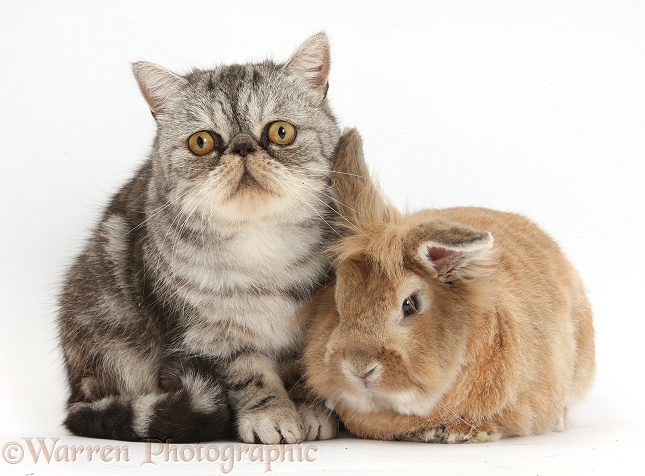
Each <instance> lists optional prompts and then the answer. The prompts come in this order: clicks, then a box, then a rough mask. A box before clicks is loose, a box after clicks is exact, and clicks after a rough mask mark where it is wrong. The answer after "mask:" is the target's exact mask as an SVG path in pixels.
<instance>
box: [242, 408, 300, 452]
mask: <svg viewBox="0 0 645 476" xmlns="http://www.w3.org/2000/svg"><path fill="white" fill-rule="evenodd" d="M238 433H239V435H240V438H241V439H242V441H244V442H245V443H257V442H260V443H264V444H265V445H278V444H280V443H287V444H292V443H300V442H301V441H302V440H303V439H304V436H305V429H304V425H303V422H302V417H301V416H300V415H299V414H298V412H297V411H296V409H295V408H294V407H293V406H287V405H280V406H272V407H269V408H264V409H262V410H258V411H254V412H249V413H246V414H244V415H242V416H241V417H240V419H239V421H238Z"/></svg>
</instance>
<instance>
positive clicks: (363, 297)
mask: <svg viewBox="0 0 645 476" xmlns="http://www.w3.org/2000/svg"><path fill="white" fill-rule="evenodd" d="M337 157H338V161H337V162H336V163H335V165H334V168H335V170H336V171H338V172H339V173H340V176H338V175H337V176H336V177H335V182H336V183H335V189H336V193H337V199H338V201H339V202H340V203H342V204H341V205H339V208H340V211H341V213H342V214H343V216H344V217H345V218H346V219H347V220H348V222H349V223H350V225H348V226H347V229H348V235H349V236H347V237H346V238H344V239H343V240H342V241H341V242H340V243H339V244H338V245H337V247H336V249H335V251H336V256H337V265H336V285H335V288H334V289H333V291H332V289H330V290H328V291H327V292H328V293H330V294H331V293H332V292H333V295H334V301H335V307H330V308H329V311H328V318H327V321H326V323H325V324H324V326H322V327H320V328H319V329H318V330H317V331H316V333H317V335H316V333H314V334H312V335H311V343H310V346H309V349H308V352H307V359H308V360H309V363H308V367H309V368H310V369H311V368H312V367H313V368H316V369H317V370H316V371H315V372H310V376H309V378H310V380H312V383H313V384H314V386H315V387H318V388H325V389H327V390H326V392H325V393H326V394H328V395H330V396H332V398H331V400H332V401H333V402H335V403H339V402H342V403H343V404H344V405H345V406H347V407H350V408H352V409H353V410H355V411H359V412H363V413H372V412H379V411H388V410H391V411H395V412H397V413H404V414H417V415H424V414H427V413H428V412H429V411H430V410H432V408H433V407H434V405H435V404H436V402H437V401H438V400H439V399H441V397H442V396H443V395H444V394H445V392H446V391H447V390H448V389H449V388H450V387H451V385H452V384H453V383H454V381H455V378H456V377H457V375H458V373H459V370H460V368H461V367H462V365H464V359H465V355H466V350H467V346H468V343H469V335H470V330H471V329H472V323H470V322H469V316H470V314H471V312H470V311H471V310H472V307H473V306H474V305H475V306H476V301H477V299H481V296H479V294H480V293H481V291H480V290H479V288H478V286H477V285H476V284H474V283H475V281H477V280H476V279H474V278H476V277H477V276H479V275H481V274H483V273H485V272H487V271H488V270H489V269H490V265H491V259H490V258H491V249H492V247H493V238H492V236H491V234H490V233H487V232H482V231H477V230H474V229H472V228H470V227H467V226H464V225H459V224H455V223H451V222H448V221H444V220H439V219H431V218H428V219H424V218H423V217H418V216H415V215H411V216H406V215H401V214H399V213H397V212H396V210H394V209H393V208H392V207H389V206H388V205H387V204H386V203H385V202H384V201H383V199H382V196H381V194H380V193H379V191H378V190H377V189H376V188H375V186H374V184H373V183H372V182H371V181H370V180H369V179H367V177H368V176H369V175H368V173H367V170H366V167H365V164H364V161H363V157H362V150H361V141H360V137H359V136H358V133H357V132H356V131H353V130H352V131H346V132H345V134H344V135H343V138H342V139H341V143H340V145H339V149H338V151H337ZM347 157H350V158H351V160H347V161H345V162H343V160H344V159H345V158H347ZM339 169H341V170H339ZM350 205H353V206H351V208H350ZM330 297H331V296H330Z"/></svg>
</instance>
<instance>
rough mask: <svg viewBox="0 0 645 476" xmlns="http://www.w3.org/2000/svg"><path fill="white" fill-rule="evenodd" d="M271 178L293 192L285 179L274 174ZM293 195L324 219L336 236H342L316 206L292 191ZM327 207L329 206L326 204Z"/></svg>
mask: <svg viewBox="0 0 645 476" xmlns="http://www.w3.org/2000/svg"><path fill="white" fill-rule="evenodd" d="M273 178H274V179H275V180H277V181H278V182H280V183H281V184H282V185H283V186H285V187H287V188H288V189H289V190H291V191H292V192H294V189H293V187H291V186H290V185H289V184H287V183H286V182H285V181H283V180H280V179H279V178H278V177H276V176H274V177H273ZM303 190H304V189H303ZM305 191H306V190H305ZM293 196H294V197H295V198H296V199H298V200H299V201H300V202H301V203H302V204H304V205H306V206H308V207H309V208H311V209H312V210H313V211H314V213H316V215H318V217H319V218H320V219H321V220H322V221H324V222H325V223H326V224H327V226H328V227H329V228H330V229H331V230H332V231H333V232H334V233H336V234H337V235H338V236H342V235H341V234H340V232H339V231H338V230H337V229H336V227H334V226H332V225H331V224H330V223H329V222H328V221H327V220H325V218H324V217H323V216H322V215H321V214H320V213H319V212H318V210H316V208H315V207H314V206H313V205H312V204H310V203H307V202H306V201H305V200H303V199H302V198H300V197H299V196H298V194H297V193H294V194H293ZM320 201H321V202H322V200H320ZM322 203H324V202H322ZM328 207H329V206H328ZM329 208H331V209H332V210H333V207H329Z"/></svg>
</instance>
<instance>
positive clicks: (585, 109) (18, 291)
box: [0, 0, 645, 474]
mask: <svg viewBox="0 0 645 476" xmlns="http://www.w3.org/2000/svg"><path fill="white" fill-rule="evenodd" d="M320 30H324V31H326V32H327V34H328V35H329V38H330V41H331V46H332V72H331V80H330V84H331V86H330V90H329V100H330V102H331V105H332V107H333V109H334V111H335V112H336V114H337V117H338V120H339V123H340V125H341V126H357V127H358V128H359V129H360V131H361V133H362V135H363V138H364V143H365V150H366V154H367V159H368V161H369V162H370V164H371V165H372V166H373V167H374V169H375V170H376V172H377V174H378V176H379V177H380V180H381V182H382V185H383V187H384V189H385V191H386V193H387V194H388V195H389V196H390V198H391V199H392V200H393V201H394V203H395V204H397V205H399V206H401V207H404V206H409V207H410V208H411V209H416V208H419V207H429V206H437V207H445V206H455V205H479V206H487V207H493V208H499V209H502V210H509V211H516V212H521V213H524V214H526V215H528V216H530V217H531V218H533V219H534V220H535V221H537V222H538V223H539V224H540V225H542V226H543V227H544V228H545V229H546V230H547V231H548V232H549V233H551V234H552V235H553V236H554V237H555V238H556V239H557V240H558V241H559V243H560V244H561V245H562V247H563V249H564V250H565V252H566V253H567V254H568V255H569V257H570V259H571V260H572V261H573V263H574V264H575V265H576V266H577V268H578V269H579V271H580V273H581V274H582V276H583V279H584V280H585V282H586V284H587V287H588V291H589V295H590V298H591V300H592V303H593V306H594V310H595V326H596V332H597V358H598V373H597V378H596V382H595V386H594V388H593V390H592V391H591V392H590V393H589V395H588V398H587V399H586V401H585V402H583V403H581V404H580V405H578V406H577V407H575V408H574V409H573V410H572V420H573V424H574V429H573V430H571V431H568V432H565V433H561V434H556V433H553V434H549V435H543V436H539V437H530V438H514V439H509V440H504V441H500V442H498V443H494V444H492V445H479V446H477V445H465V446H464V445H461V446H453V447H448V446H441V445H415V444H408V443H383V442H369V441H358V440H351V439H343V440H335V441H332V442H328V443H324V444H318V445H317V447H318V452H317V453H316V454H317V461H316V462H315V463H302V464H295V463H294V464H283V465H281V466H279V467H278V468H277V469H278V470H279V471H282V472H292V473H294V474H295V473H302V472H303V471H306V470H310V471H313V470H316V471H323V470H324V471H325V473H330V472H334V471H335V472H340V473H343V472H347V471H349V470H350V469H351V470H353V471H354V472H361V471H362V472H364V473H365V474H367V473H368V472H369V473H370V474H372V473H373V472H377V471H388V472H389V471H392V470H397V471H400V472H402V473H406V472H410V471H411V470H412V469H420V470H423V471H425V472H427V473H429V474H430V473H433V472H437V471H439V470H454V471H463V472H466V473H471V472H472V471H473V470H475V469H476V470H477V471H478V473H484V474H486V473H498V472H499V473H502V474H506V473H509V474H510V473H513V474H517V472H519V473H526V474H537V473H539V474H552V473H557V472H562V473H563V474H572V473H576V472H580V473H586V472H588V471H589V470H592V469H593V470H596V471H598V472H600V473H602V472H603V470H609V468H612V467H618V468H620V471H618V473H620V472H623V473H629V472H632V471H633V472H636V471H637V468H636V467H633V466H632V465H633V464H635V463H636V461H638V452H642V450H641V449H640V445H637V442H636V438H637V436H639V437H640V435H641V433H642V432H641V431H640V428H641V427H642V424H643V423H644V422H645V412H644V411H643V405H642V403H641V402H642V398H643V397H642V392H641V389H642V387H643V386H642V379H643V369H642V363H643V357H642V352H643V344H642V334H643V331H644V330H645V326H644V325H643V320H644V319H645V313H644V312H643V309H642V304H641V303H642V295H643V292H644V290H645V288H644V284H645V281H644V280H643V277H642V273H643V271H642V270H643V269H644V268H645V260H644V257H643V250H642V247H643V244H644V243H645V226H644V225H643V219H644V218H645V214H644V212H645V210H644V208H645V207H644V205H645V196H644V192H643V183H642V182H643V180H644V179H645V174H644V173H643V170H644V169H643V165H642V163H643V161H644V160H645V3H643V2H642V1H612V2H606V1H605V2H601V1H586V2H583V1H546V0H541V1H528V0H524V1H522V2H517V1H495V0H491V1H487V2H483V1H427V2H410V1H402V0H399V1H389V2H377V1H373V2H349V1H340V2H339V1H332V0H325V1H319V2H309V3H305V2H295V1H286V0H285V1H281V2H278V1H273V2H268V1H262V2H248V1H238V0H236V1H232V0H230V1H227V2H224V1H209V2H206V1H201V2H200V1H182V2H170V1H145V2H143V1H142V2H134V1H120V0H110V1H105V2H87V1H78V2H72V1H67V2H64V1H51V2H45V1H42V2H34V1H21V2H11V3H10V2H8V1H7V2H3V4H2V7H0V67H1V70H0V159H1V165H2V168H1V171H0V218H1V220H0V223H1V226H2V228H1V231H0V266H1V274H0V279H1V280H2V281H1V284H2V285H1V287H0V292H1V302H0V306H1V307H0V320H1V324H2V327H1V328H0V349H1V350H0V352H1V353H2V361H1V365H0V375H1V376H2V377H1V378H2V380H1V381H2V393H1V397H0V398H1V401H0V445H5V444H7V443H8V442H10V441H13V440H17V441H18V442H22V443H23V445H24V442H23V440H21V438H23V437H48V438H54V437H61V438H62V443H64V444H67V445H72V444H75V445H87V444H97V442H96V441H95V440H84V439H81V438H73V437H71V436H68V435H67V434H66V433H65V431H64V430H63V429H62V428H61V427H60V422H61V420H62V418H63V404H64V400H65V392H66V390H65V385H64V375H63V372H62V367H61V362H60V357H59V352H58V350H57V343H56V323H55V315H56V293H57V292H58V290H59V288H60V282H61V279H62V276H63V274H64V272H65V270H66V269H67V267H68V266H69V265H70V263H71V261H72V259H73V258H74V256H75V255H76V254H77V253H78V252H79V251H80V249H81V246H82V244H83V243H84V240H85V239H86V237H87V236H88V234H89V232H90V230H91V228H92V227H93V226H94V224H95V223H96V222H97V220H98V216H99V213H100V212H101V210H102V207H103V206H104V205H105V203H106V202H107V200H108V198H109V197H110V196H111V194H112V193H114V192H115V191H116V190H117V189H118V187H120V186H121V185H122V184H123V183H124V181H125V180H127V179H128V178H129V177H130V176H131V174H132V172H133V171H134V170H135V168H137V167H138V165H139V164H140V163H141V162H142V161H143V160H144V158H145V156H146V154H147V153H148V151H149V150H150V145H151V141H152V138H153V134H154V121H153V119H152V118H151V116H150V113H149V112H148V109H147V107H146V104H145V102H144V101H143V99H142V98H141V97H140V95H139V91H138V89H137V86H136V83H135V81H134V79H133V77H132V75H131V72H130V62H132V61H136V60H141V59H146V60H150V61H154V62H157V63H160V64H162V65H164V66H166V67H168V68H170V69H172V70H174V71H176V72H179V73H183V72H187V71H188V70H189V69H190V68H191V67H193V66H200V67H209V66H213V65H216V64H218V63H227V62H244V61H254V60H262V59H264V58H266V57H271V58H273V59H275V60H279V61H282V60H285V59H287V58H288V56H289V55H290V54H291V53H292V52H293V51H294V49H295V48H296V47H297V46H298V45H299V44H300V42H302V41H303V40H304V39H305V38H307V37H308V36H309V35H311V34H313V33H316V32H318V31H320ZM99 443H100V442H99ZM104 444H109V442H104ZM132 448H133V450H132V451H142V450H141V448H140V447H138V446H137V445H132ZM133 459H134V461H133V462H131V463H128V464H120V465H114V464H108V463H100V462H99V463H92V464H91V468H88V467H87V466H85V465H83V464H81V463H57V464H54V463H51V464H44V463H42V462H41V463H39V464H38V465H33V464H32V463H30V458H29V457H25V459H24V460H23V461H22V462H21V463H19V464H16V465H8V464H6V462H5V461H4V460H3V459H2V457H1V456H0V472H2V474H26V473H35V474H58V473H61V472H64V471H75V470H77V471H79V472H81V471H85V472H93V473H97V474H98V473H100V474H108V473H110V472H113V471H117V469H118V470H122V471H126V472H130V474H135V473H137V472H150V471H152V470H153V469H154V470H156V471H160V470H161V471H165V472H168V473H176V472H182V471H183V472H186V473H191V474H196V473H204V474H216V473H218V472H219V467H216V466H214V465H213V464H211V463H201V464H194V465H192V466H189V465H187V464H173V463H167V464H159V465H157V466H154V467H152V465H146V466H143V467H142V466H141V465H140V463H141V458H138V457H137V458H133ZM469 468H470V469H469ZM274 469H276V468H274ZM263 471H264V467H262V466H261V465H257V464H251V463H248V462H247V463H246V464H243V463H240V465H238V466H237V467H236V468H235V470H234V472H233V473H232V474H261V473H262V472H263Z"/></svg>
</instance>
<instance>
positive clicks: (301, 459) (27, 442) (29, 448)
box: [2, 438, 318, 474]
mask: <svg viewBox="0 0 645 476" xmlns="http://www.w3.org/2000/svg"><path fill="white" fill-rule="evenodd" d="M142 450H143V451H142ZM141 453H143V454H141ZM317 453H318V448H317V447H316V446H313V445H306V446H303V445H225V446H220V445H216V444H204V443H197V444H182V445H178V444H172V443H170V442H168V441H160V440H147V441H145V442H144V443H143V444H142V445H141V444H134V443H133V444H132V446H129V445H126V444H119V445H110V444H107V445H98V444H97V445H68V444H66V443H64V442H62V441H61V439H60V438H22V439H21V440H20V441H9V442H8V443H5V444H4V446H3V447H2V460H4V462H5V463H8V464H12V465H15V464H20V463H24V464H27V463H31V464H43V463H44V464H69V463H74V462H77V461H84V462H88V463H92V462H94V463H99V464H100V463H110V464H114V463H124V464H127V463H131V462H134V463H135V464H136V463H137V461H138V462H139V465H141V466H144V465H146V466H147V465H159V464H172V463H180V464H181V463H206V464H208V463H211V464H217V465H219V469H220V470H221V472H222V473H224V474H227V473H230V472H231V471H233V469H234V468H235V465H236V464H237V463H241V462H249V463H251V464H261V465H264V470H265V472H268V471H271V470H272V465H273V464H276V463H313V462H314V461H316V456H317Z"/></svg>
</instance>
